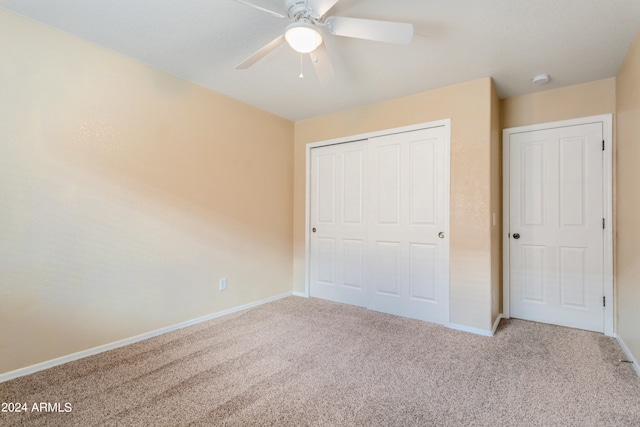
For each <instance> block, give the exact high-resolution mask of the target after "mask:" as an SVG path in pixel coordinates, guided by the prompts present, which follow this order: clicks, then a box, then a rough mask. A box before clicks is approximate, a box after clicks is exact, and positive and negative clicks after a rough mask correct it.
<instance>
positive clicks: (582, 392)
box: [0, 297, 640, 426]
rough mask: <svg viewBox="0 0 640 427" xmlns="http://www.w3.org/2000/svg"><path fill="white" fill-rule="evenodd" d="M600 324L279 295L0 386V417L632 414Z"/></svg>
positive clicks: (583, 417)
mask: <svg viewBox="0 0 640 427" xmlns="http://www.w3.org/2000/svg"><path fill="white" fill-rule="evenodd" d="M619 359H624V353H623V352H622V350H621V349H620V347H619V346H618V344H617V342H616V341H615V340H613V339H611V338H607V337H604V336H603V335H601V334H596V333H592V332H585V331H580V330H572V329H567V328H562V327H556V326H550V325H543V324H537V323H532V322H525V321H519V320H509V321H504V320H503V321H502V323H501V325H500V327H499V329H498V331H497V333H496V336H495V337H493V338H489V337H483V336H477V335H472V334H469V333H465V332H459V331H455V330H451V329H447V328H445V327H443V326H438V325H433V324H429V323H424V322H421V321H417V320H411V319H405V318H400V317H394V316H390V315H386V314H382V313H377V312H373V311H368V310H365V309H361V308H356V307H351V306H348V305H343V304H336V303H332V302H328V301H322V300H317V299H303V298H297V297H290V298H287V299H284V300H280V301H276V302H273V303H270V304H266V305H264V306H261V307H258V308H254V309H251V310H248V311H244V312H241V313H236V314H233V315H230V316H227V317H224V318H219V319H216V320H212V321H209V322H207V323H202V324H199V325H196V326H193V327H190V328H187V329H183V330H180V331H176V332H173V333H169V334H166V335H163V336H160V337H157V338H153V339H150V340H147V341H144V342H141V343H138V344H134V345H130V346H127V347H123V348H120V349H117V350H113V351H110V352H107V353H103V354H99V355H96V356H93V357H89V358H86V359H82V360H79V361H75V362H71V363H68V364H66V365H63V366H59V367H56V368H52V369H49V370H47V371H43V372H39V373H36V374H33V375H30V376H27V377H23V378H19V379H16V380H13V381H9V382H5V383H2V384H0V402H25V403H27V404H28V405H29V406H31V405H32V404H33V403H34V402H36V403H37V402H51V403H53V402H59V403H60V404H61V405H60V406H61V407H64V406H63V405H64V403H67V402H68V403H70V404H71V408H72V409H71V412H68V413H39V412H32V411H29V412H27V413H20V414H16V413H13V414H8V413H0V425H3V426H7V425H56V426H74V425H78V426H94V425H95V426H102V425H107V426H110V425H121V426H131V425H133V426H138V425H139V426H142V425H149V426H152V425H153V426H158V425H160V426H174V425H176V426H177V425H234V426H235V425H238V426H246V425H294V426H303V425H313V426H316V425H317V426H333V425H335V426H341V425H363V426H369V425H380V426H394V425H398V426H458V425H484V426H537V425H546V426H565V425H571V426H600V425H603V426H604V425H607V426H640V378H638V376H637V375H636V374H635V372H634V370H633V367H632V366H631V365H630V364H627V363H620V362H619Z"/></svg>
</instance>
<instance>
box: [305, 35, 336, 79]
mask: <svg viewBox="0 0 640 427" xmlns="http://www.w3.org/2000/svg"><path fill="white" fill-rule="evenodd" d="M309 56H310V57H311V63H312V64H313V68H314V69H315V70H316V75H317V76H318V80H319V81H320V83H321V84H326V83H328V82H329V81H330V80H331V79H333V77H334V76H335V74H334V72H333V65H332V64H331V58H330V57H329V51H328V50H327V47H326V46H325V44H324V43H322V44H321V45H320V46H318V48H317V49H316V50H314V51H313V52H311V53H310V54H309Z"/></svg>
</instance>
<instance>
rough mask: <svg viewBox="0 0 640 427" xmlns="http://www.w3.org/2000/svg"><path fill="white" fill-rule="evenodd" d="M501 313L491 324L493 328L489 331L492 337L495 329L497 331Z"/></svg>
mask: <svg viewBox="0 0 640 427" xmlns="http://www.w3.org/2000/svg"><path fill="white" fill-rule="evenodd" d="M502 317H503V316H502V313H500V314H498V317H497V318H496V321H495V322H493V328H492V329H491V336H494V335H495V333H496V329H498V325H499V324H500V321H501V320H502Z"/></svg>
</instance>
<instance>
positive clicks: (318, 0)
mask: <svg viewBox="0 0 640 427" xmlns="http://www.w3.org/2000/svg"><path fill="white" fill-rule="evenodd" d="M338 1H339V0H307V4H308V5H309V7H310V8H311V10H313V11H314V12H315V13H316V15H318V18H321V17H322V16H324V14H325V13H327V12H329V9H331V8H332V7H333V6H335V5H336V3H338Z"/></svg>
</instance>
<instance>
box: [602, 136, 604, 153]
mask: <svg viewBox="0 0 640 427" xmlns="http://www.w3.org/2000/svg"><path fill="white" fill-rule="evenodd" d="M602 151H604V139H603V140H602Z"/></svg>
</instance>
